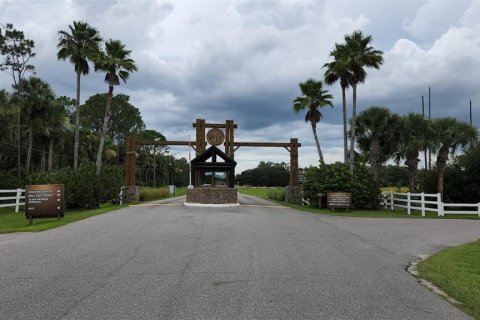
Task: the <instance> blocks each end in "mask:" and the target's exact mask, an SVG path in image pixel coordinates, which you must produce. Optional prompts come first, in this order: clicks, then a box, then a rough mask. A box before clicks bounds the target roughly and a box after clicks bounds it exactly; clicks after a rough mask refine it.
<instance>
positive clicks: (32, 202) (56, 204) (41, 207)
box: [25, 184, 65, 219]
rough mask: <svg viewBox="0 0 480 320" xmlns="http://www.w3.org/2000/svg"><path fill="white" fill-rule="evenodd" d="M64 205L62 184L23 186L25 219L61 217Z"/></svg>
mask: <svg viewBox="0 0 480 320" xmlns="http://www.w3.org/2000/svg"><path fill="white" fill-rule="evenodd" d="M64 203H65V202H64V185H63V184H41V185H27V186H25V217H26V218H27V219H35V218H55V217H63V216H64V212H65V205H64Z"/></svg>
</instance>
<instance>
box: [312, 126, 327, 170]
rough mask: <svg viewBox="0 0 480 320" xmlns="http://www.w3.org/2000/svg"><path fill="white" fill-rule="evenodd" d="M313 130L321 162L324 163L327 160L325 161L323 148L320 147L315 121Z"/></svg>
mask: <svg viewBox="0 0 480 320" xmlns="http://www.w3.org/2000/svg"><path fill="white" fill-rule="evenodd" d="M312 131H313V137H314V138H315V143H316V144H317V151H318V157H319V158H320V163H321V164H324V163H325V162H324V161H323V154H322V149H320V142H318V137H317V125H316V124H315V123H314V122H312Z"/></svg>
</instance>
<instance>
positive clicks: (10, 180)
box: [0, 170, 22, 190]
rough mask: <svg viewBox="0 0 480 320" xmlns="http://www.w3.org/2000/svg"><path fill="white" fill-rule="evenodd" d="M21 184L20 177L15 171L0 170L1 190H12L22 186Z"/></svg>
mask: <svg viewBox="0 0 480 320" xmlns="http://www.w3.org/2000/svg"><path fill="white" fill-rule="evenodd" d="M21 187H22V186H21V184H19V183H18V178H17V176H16V175H15V173H13V172H10V171H6V170H0V190H6V189H7V190H10V189H17V188H21Z"/></svg>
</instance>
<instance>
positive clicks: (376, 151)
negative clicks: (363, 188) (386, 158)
mask: <svg viewBox="0 0 480 320" xmlns="http://www.w3.org/2000/svg"><path fill="white" fill-rule="evenodd" d="M381 155H382V150H381V147H380V141H378V139H376V138H374V139H373V140H372V143H371V145H370V165H371V168H372V173H373V179H374V180H375V181H376V182H379V181H380V175H381V172H382V161H381V160H380V157H381Z"/></svg>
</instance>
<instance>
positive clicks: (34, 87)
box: [20, 77, 55, 173]
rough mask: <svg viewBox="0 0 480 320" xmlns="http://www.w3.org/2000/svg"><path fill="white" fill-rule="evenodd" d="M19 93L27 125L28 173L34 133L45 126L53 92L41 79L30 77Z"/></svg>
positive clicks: (53, 96) (53, 95)
mask: <svg viewBox="0 0 480 320" xmlns="http://www.w3.org/2000/svg"><path fill="white" fill-rule="evenodd" d="M20 95H21V97H22V103H23V108H24V110H23V114H24V115H25V122H26V125H27V126H28V129H27V135H28V145H27V157H26V159H25V172H26V173H28V172H29V171H30V162H31V158H32V147H33V138H34V135H37V133H39V132H42V130H43V128H44V127H45V123H44V119H45V116H46V113H47V111H48V109H49V108H51V107H52V106H53V104H54V100H55V93H54V92H53V90H52V88H51V87H50V85H49V84H48V83H46V82H45V81H43V80H42V79H40V78H37V77H30V78H28V79H27V80H23V82H22V90H21V91H20Z"/></svg>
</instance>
